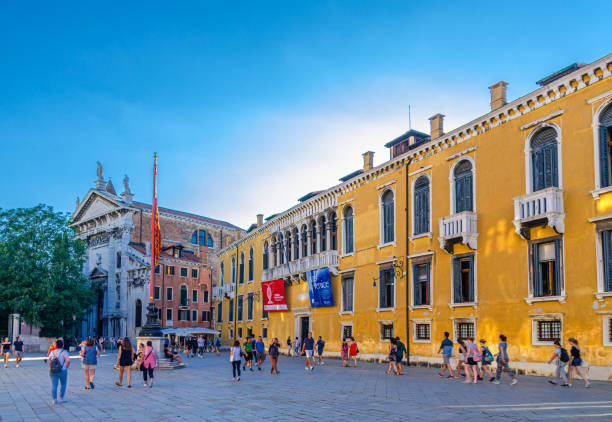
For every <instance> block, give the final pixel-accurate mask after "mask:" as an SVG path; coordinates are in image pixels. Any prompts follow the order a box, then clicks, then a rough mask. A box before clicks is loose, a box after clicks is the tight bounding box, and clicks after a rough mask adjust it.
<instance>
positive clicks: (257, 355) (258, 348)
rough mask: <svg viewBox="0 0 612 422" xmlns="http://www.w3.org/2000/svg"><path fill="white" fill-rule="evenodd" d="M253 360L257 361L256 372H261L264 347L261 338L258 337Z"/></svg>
mask: <svg viewBox="0 0 612 422" xmlns="http://www.w3.org/2000/svg"><path fill="white" fill-rule="evenodd" d="M255 358H256V359H257V370H258V371H261V365H262V364H263V361H264V360H265V359H266V345H265V344H264V342H263V339H262V338H261V336H259V338H258V340H257V342H256V343H255Z"/></svg>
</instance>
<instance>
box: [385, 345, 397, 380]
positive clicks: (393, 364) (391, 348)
mask: <svg viewBox="0 0 612 422" xmlns="http://www.w3.org/2000/svg"><path fill="white" fill-rule="evenodd" d="M388 357H389V369H387V375H391V370H392V369H393V373H394V374H395V375H398V372H397V365H396V362H395V358H396V357H397V340H395V338H394V337H392V338H391V342H390V343H389V353H388Z"/></svg>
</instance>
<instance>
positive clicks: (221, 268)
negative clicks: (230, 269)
mask: <svg viewBox="0 0 612 422" xmlns="http://www.w3.org/2000/svg"><path fill="white" fill-rule="evenodd" d="M224 278H225V265H223V262H222V263H221V265H219V280H221V285H222V286H223V283H224Z"/></svg>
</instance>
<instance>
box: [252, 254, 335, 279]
mask: <svg viewBox="0 0 612 422" xmlns="http://www.w3.org/2000/svg"><path fill="white" fill-rule="evenodd" d="M337 265H338V251H325V252H321V253H318V254H315V255H310V256H305V257H304V258H300V259H296V260H295V261H291V262H289V265H287V264H286V263H285V264H281V265H278V266H276V267H271V268H268V269H267V270H263V273H262V279H263V280H275V279H279V278H283V277H287V276H289V275H291V274H297V273H303V272H306V271H310V270H314V269H316V268H322V267H332V266H337ZM289 268H291V271H289Z"/></svg>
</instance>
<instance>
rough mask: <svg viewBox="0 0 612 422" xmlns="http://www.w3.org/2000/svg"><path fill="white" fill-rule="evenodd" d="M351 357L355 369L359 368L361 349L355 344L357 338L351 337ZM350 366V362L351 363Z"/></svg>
mask: <svg viewBox="0 0 612 422" xmlns="http://www.w3.org/2000/svg"><path fill="white" fill-rule="evenodd" d="M349 355H350V357H351V358H352V359H353V368H357V355H359V347H357V343H356V342H355V337H351V345H350V347H349ZM349 364H350V362H349Z"/></svg>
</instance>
